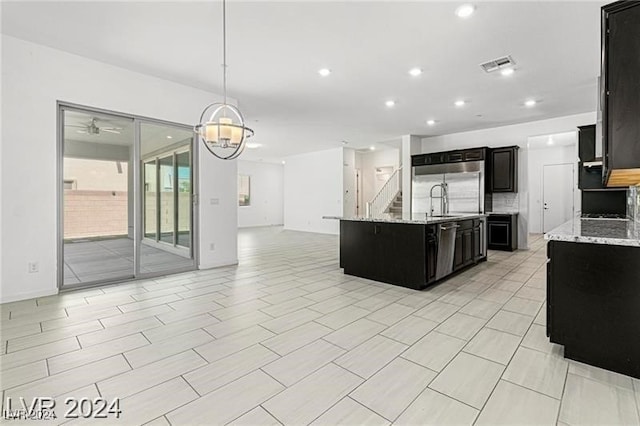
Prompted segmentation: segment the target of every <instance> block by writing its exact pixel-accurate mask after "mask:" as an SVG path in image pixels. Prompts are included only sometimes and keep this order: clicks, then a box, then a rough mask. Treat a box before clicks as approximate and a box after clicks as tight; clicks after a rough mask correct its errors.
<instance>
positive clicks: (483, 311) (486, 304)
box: [458, 299, 502, 320]
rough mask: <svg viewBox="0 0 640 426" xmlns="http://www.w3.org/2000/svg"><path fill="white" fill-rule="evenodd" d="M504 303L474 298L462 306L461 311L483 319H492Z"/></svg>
mask: <svg viewBox="0 0 640 426" xmlns="http://www.w3.org/2000/svg"><path fill="white" fill-rule="evenodd" d="M501 307H502V304H500V303H495V302H490V301H488V300H481V299H474V300H472V301H471V302H469V303H467V304H466V305H465V306H463V307H462V308H460V311H458V312H460V313H463V314H466V315H471V316H474V317H478V318H483V319H486V320H488V319H491V317H492V316H494V315H495V313H496V312H498V311H499V310H500V308H501Z"/></svg>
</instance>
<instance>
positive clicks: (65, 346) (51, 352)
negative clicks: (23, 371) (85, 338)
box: [0, 337, 80, 371]
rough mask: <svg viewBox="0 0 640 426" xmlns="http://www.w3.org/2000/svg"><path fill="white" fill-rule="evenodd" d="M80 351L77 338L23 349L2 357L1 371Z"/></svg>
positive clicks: (0, 362)
mask: <svg viewBox="0 0 640 426" xmlns="http://www.w3.org/2000/svg"><path fill="white" fill-rule="evenodd" d="M77 349H80V344H78V340H77V339H76V338H75V337H67V338H66V339H62V340H57V341H55V342H51V343H45V344H44V345H40V346H34V347H32V348H28V349H23V350H21V351H17V352H12V353H9V354H6V355H2V356H1V357H0V371H4V370H6V369H9V368H15V367H19V366H21V365H25V364H29V363H32V362H34V361H39V360H41V359H46V358H49V357H53V356H56V355H60V354H63V353H66V352H71V351H74V350H77Z"/></svg>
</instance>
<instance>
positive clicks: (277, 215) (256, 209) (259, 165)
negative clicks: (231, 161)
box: [238, 161, 284, 228]
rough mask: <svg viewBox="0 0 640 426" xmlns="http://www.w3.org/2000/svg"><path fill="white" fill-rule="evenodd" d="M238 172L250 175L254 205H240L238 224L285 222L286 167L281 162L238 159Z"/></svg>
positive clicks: (251, 224)
mask: <svg viewBox="0 0 640 426" xmlns="http://www.w3.org/2000/svg"><path fill="white" fill-rule="evenodd" d="M238 175H248V176H250V177H251V178H250V183H249V185H250V188H249V191H250V196H251V205H249V206H242V207H238V227H240V228H245V227H249V226H271V225H282V224H283V223H284V213H283V212H284V199H283V197H284V168H283V166H282V165H281V164H272V163H263V162H257V161H238Z"/></svg>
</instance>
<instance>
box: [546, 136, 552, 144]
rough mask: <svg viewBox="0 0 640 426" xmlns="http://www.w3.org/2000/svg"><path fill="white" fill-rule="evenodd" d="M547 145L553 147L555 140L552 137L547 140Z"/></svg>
mask: <svg viewBox="0 0 640 426" xmlns="http://www.w3.org/2000/svg"><path fill="white" fill-rule="evenodd" d="M547 145H553V138H552V137H551V136H549V139H547Z"/></svg>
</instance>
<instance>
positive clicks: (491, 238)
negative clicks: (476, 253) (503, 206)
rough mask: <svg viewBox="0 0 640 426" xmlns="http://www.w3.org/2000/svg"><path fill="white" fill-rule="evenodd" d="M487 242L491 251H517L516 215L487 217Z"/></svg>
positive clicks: (492, 215) (491, 215)
mask: <svg viewBox="0 0 640 426" xmlns="http://www.w3.org/2000/svg"><path fill="white" fill-rule="evenodd" d="M487 241H488V247H489V249H491V250H503V251H514V250H517V249H518V214H490V215H489V217H487Z"/></svg>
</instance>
